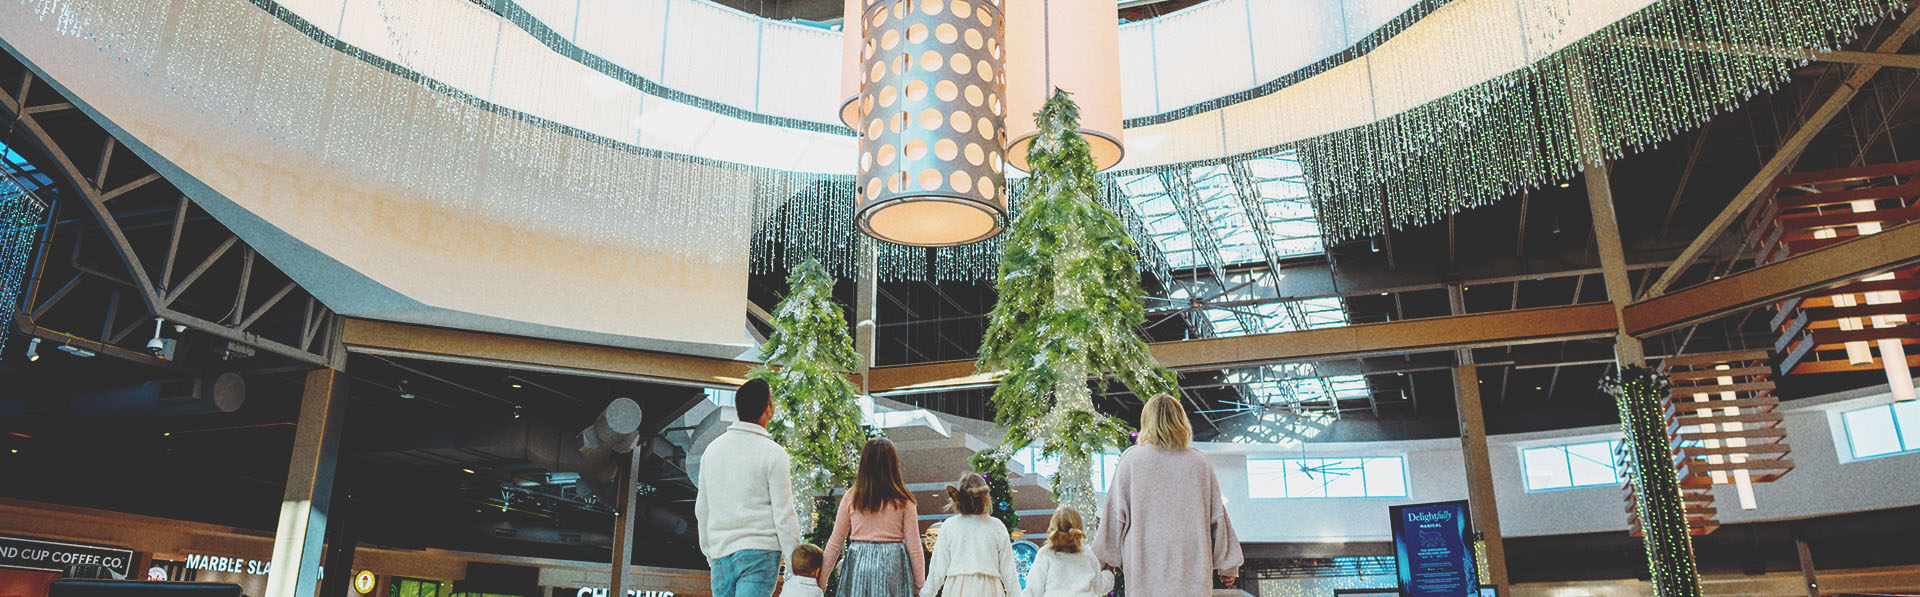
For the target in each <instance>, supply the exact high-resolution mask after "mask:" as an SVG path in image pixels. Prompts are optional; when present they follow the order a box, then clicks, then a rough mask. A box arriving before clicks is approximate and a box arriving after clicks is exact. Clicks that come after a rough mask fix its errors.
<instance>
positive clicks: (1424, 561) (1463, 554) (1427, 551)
mask: <svg viewBox="0 0 1920 597" xmlns="http://www.w3.org/2000/svg"><path fill="white" fill-rule="evenodd" d="M1390 511H1391V512H1392V515H1393V549H1394V556H1395V558H1396V559H1397V560H1398V561H1399V566H1400V594H1401V595H1403V596H1404V597H1472V596H1477V595H1479V594H1480V579H1479V578H1478V574H1477V572H1476V569H1475V567H1474V557H1473V525H1472V524H1471V523H1470V521H1471V516H1470V515H1469V511H1468V510H1467V503H1466V502H1440V503H1435V504H1413V505H1407V506H1393V507H1392V508H1390Z"/></svg>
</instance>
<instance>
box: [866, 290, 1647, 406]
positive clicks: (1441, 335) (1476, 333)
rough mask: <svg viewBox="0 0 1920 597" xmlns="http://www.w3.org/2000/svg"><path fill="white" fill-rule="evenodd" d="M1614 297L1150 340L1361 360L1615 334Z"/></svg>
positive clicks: (904, 369)
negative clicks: (1298, 328)
mask: <svg viewBox="0 0 1920 597" xmlns="http://www.w3.org/2000/svg"><path fill="white" fill-rule="evenodd" d="M1613 312H1614V308H1613V305H1611V304H1609V303H1587V304H1581V305H1570V306H1565V307H1546V308H1540V309H1522V310H1519V311H1502V312H1496V313H1476V314H1472V315H1455V316H1449V317H1430V318H1425V319H1409V320H1402V321H1392V322H1385V323H1366V324H1359V325H1351V326H1345V327H1337V328H1322V329H1314V330H1301V331H1297V332H1280V333H1274V334H1258V335H1251V336H1235V337H1231V338H1208V339H1204V340H1182V341H1177V342H1158V343H1154V344H1151V345H1150V349H1151V350H1152V352H1153V355H1154V357H1155V358H1156V359H1158V360H1159V361H1160V363H1161V364H1162V365H1166V366H1167V367H1171V368H1173V369H1175V370H1182V371H1204V370H1211V369H1226V368H1231V367H1242V366H1252V365H1262V364H1269V363H1286V362H1299V361H1317V360H1323V359H1330V358H1355V357H1366V356H1380V355H1393V354H1407V353H1418V352H1433V351H1440V350H1453V349H1462V348H1468V349H1470V348H1481V347H1487V346H1505V345H1508V344H1530V343H1539V342H1558V341H1566V340H1590V339H1597V338H1609V337H1612V336H1613V335H1614V333H1615V330H1616V329H1617V322H1616V320H1615V319H1614V314H1613ZM997 378H998V376H997V375H995V374H993V373H978V372H976V371H975V370H974V364H973V362H972V361H947V362H939V363H924V364H918V365H904V366H896V367H876V368H874V370H873V380H872V388H873V391H875V392H896V393H914V392H934V391H945V390H952V389H959V388H966V387H981V386H988V385H992V384H993V383H994V382H995V380H996V379H997Z"/></svg>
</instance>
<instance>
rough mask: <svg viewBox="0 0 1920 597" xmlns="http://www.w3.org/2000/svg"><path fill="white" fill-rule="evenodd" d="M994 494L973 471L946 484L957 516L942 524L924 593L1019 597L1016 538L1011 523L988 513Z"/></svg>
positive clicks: (949, 596) (926, 596) (926, 595)
mask: <svg viewBox="0 0 1920 597" xmlns="http://www.w3.org/2000/svg"><path fill="white" fill-rule="evenodd" d="M990 493H991V492H990V491H989V490H988V489H987V482H986V480H985V479H982V478H980V475H977V474H974V473H967V474H966V475H963V476H961V477H960V482H959V483H958V484H956V485H948V486H947V499H948V500H951V501H952V506H950V507H951V508H952V509H953V510H954V511H955V512H958V514H956V515H955V516H954V517H953V518H948V519H947V521H946V522H944V523H941V525H940V541H939V542H938V543H936V544H934V546H933V555H932V556H931V557H930V558H928V560H929V561H928V562H927V584H926V585H925V586H923V587H921V589H920V597H934V596H935V595H938V596H940V597H1020V573H1019V571H1018V570H1017V569H1016V568H1015V567H1014V564H1013V539H1012V538H1011V537H1010V536H1008V535H1007V525H1005V524H1003V523H1001V522H1000V521H999V520H998V519H995V518H993V517H992V516H988V515H987V512H988V505H989V504H990V503H991V502H992V496H991V495H990Z"/></svg>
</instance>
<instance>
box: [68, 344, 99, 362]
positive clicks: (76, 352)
mask: <svg viewBox="0 0 1920 597" xmlns="http://www.w3.org/2000/svg"><path fill="white" fill-rule="evenodd" d="M60 350H64V351H66V352H67V354H70V355H73V356H76V357H80V358H83V359H88V358H93V355H94V352H93V351H91V350H87V349H85V348H79V347H75V346H71V345H67V344H61V345H60Z"/></svg>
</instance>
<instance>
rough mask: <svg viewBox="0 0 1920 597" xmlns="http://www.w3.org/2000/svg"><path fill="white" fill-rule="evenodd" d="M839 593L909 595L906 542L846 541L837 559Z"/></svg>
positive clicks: (910, 570)
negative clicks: (843, 551)
mask: <svg viewBox="0 0 1920 597" xmlns="http://www.w3.org/2000/svg"><path fill="white" fill-rule="evenodd" d="M836 594H837V595H838V596H839V597H913V562H912V561H911V560H909V559H908V557H907V544H905V543H899V542H893V543H876V542H872V541H848V542H847V555H846V556H845V557H844V558H842V559H841V561H840V591H839V592H838V593H836Z"/></svg>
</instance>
